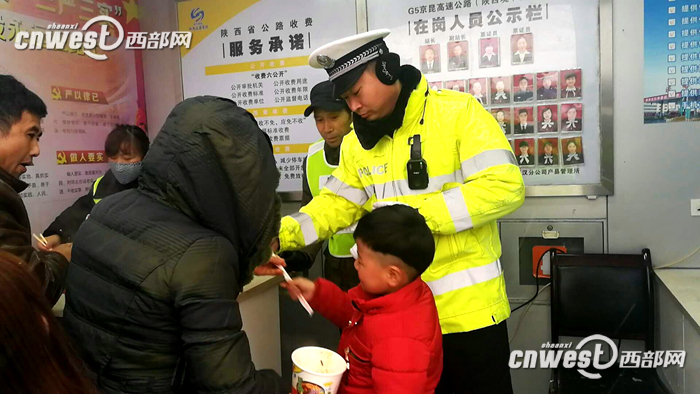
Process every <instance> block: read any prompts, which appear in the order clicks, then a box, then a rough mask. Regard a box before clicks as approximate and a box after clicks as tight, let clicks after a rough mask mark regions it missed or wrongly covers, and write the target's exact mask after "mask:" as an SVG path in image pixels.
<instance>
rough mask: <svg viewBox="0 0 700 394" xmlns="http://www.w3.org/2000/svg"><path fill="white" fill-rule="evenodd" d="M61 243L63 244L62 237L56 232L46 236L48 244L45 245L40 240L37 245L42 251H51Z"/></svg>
mask: <svg viewBox="0 0 700 394" xmlns="http://www.w3.org/2000/svg"><path fill="white" fill-rule="evenodd" d="M60 244H61V237H60V236H58V235H56V234H55V235H50V236H48V237H46V245H44V244H43V243H41V242H38V243H37V246H38V247H39V250H41V251H44V252H50V251H52V250H53V249H54V248H55V247H57V246H58V245H60Z"/></svg>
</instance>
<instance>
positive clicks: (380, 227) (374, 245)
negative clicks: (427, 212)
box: [353, 205, 435, 279]
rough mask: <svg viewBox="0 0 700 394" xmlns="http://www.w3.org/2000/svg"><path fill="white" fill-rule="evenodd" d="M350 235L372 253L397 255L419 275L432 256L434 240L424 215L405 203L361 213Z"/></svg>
mask: <svg viewBox="0 0 700 394" xmlns="http://www.w3.org/2000/svg"><path fill="white" fill-rule="evenodd" d="M353 236H354V238H355V240H356V241H357V240H360V241H362V242H363V243H364V244H365V245H367V247H369V248H370V249H372V250H373V251H375V252H379V253H383V254H389V255H392V256H395V257H398V258H399V259H401V260H402V261H403V262H404V263H406V265H408V266H409V267H412V268H413V269H415V270H416V271H417V273H418V275H420V274H422V273H423V272H425V270H426V269H428V266H430V264H431V263H432V262H433V258H434V257H435V241H434V240H433V234H432V233H431V232H430V228H429V227H428V224H427V223H426V222H425V218H424V217H423V216H422V215H421V214H420V213H418V211H417V210H416V209H414V208H411V207H409V206H406V205H390V206H387V207H382V208H378V209H375V210H374V211H372V212H371V213H369V214H367V215H365V216H363V217H362V219H360V221H359V222H358V223H357V228H356V229H355V233H354V234H353ZM411 279H415V278H411Z"/></svg>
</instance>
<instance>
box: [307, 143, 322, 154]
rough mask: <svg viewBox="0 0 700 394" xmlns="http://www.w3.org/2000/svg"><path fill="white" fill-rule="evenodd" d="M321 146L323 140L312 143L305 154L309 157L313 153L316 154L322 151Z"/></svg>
mask: <svg viewBox="0 0 700 394" xmlns="http://www.w3.org/2000/svg"><path fill="white" fill-rule="evenodd" d="M323 144H324V141H323V140H321V141H318V142H315V143H313V144H312V145H311V146H310V147H309V151H308V153H307V154H308V155H309V156H311V155H313V154H314V153H316V152H318V151H320V150H322V149H323Z"/></svg>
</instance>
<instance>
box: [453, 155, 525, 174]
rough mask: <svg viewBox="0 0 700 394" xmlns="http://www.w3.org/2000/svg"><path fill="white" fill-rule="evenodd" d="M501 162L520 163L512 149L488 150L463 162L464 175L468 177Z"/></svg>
mask: <svg viewBox="0 0 700 394" xmlns="http://www.w3.org/2000/svg"><path fill="white" fill-rule="evenodd" d="M501 164H513V165H518V163H517V161H516V160H515V155H513V152H511V151H510V150H506V149H494V150H486V151H483V152H480V153H478V154H477V155H475V156H473V157H470V158H469V159H467V160H465V161H463V162H462V176H463V177H464V179H467V178H469V177H470V176H472V175H474V174H476V173H479V172H481V171H484V170H486V169H489V168H491V167H495V166H500V165H501Z"/></svg>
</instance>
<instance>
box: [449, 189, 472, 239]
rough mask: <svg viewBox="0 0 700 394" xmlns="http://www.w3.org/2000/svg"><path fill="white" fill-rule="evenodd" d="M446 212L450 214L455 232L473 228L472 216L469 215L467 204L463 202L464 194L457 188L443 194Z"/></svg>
mask: <svg viewBox="0 0 700 394" xmlns="http://www.w3.org/2000/svg"><path fill="white" fill-rule="evenodd" d="M443 196H444V198H445V204H446V205H447V210H448V211H449V212H450V218H451V219H452V222H453V223H454V225H455V231H457V232H459V231H464V230H469V229H470V228H472V227H474V225H473V223H472V216H471V215H470V214H469V209H468V208H467V202H466V201H464V194H462V190H461V189H460V188H458V187H455V188H454V189H450V190H448V191H446V192H445V193H443Z"/></svg>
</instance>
